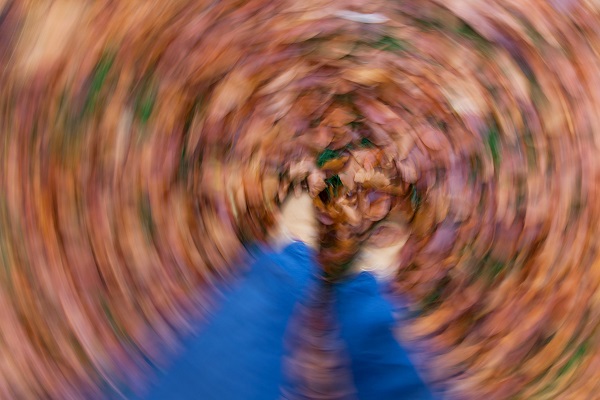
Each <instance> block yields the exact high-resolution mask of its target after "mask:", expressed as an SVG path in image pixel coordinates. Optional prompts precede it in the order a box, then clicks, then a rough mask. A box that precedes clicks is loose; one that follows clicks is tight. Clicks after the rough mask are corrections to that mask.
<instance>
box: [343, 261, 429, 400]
mask: <svg viewBox="0 0 600 400" xmlns="http://www.w3.org/2000/svg"><path fill="white" fill-rule="evenodd" d="M336 310H337V316H338V319H339V322H340V330H341V337H342V339H343V340H344V341H345V342H346V348H347V349H348V353H349V355H350V357H351V360H352V373H353V376H354V383H355V386H356V390H357V395H358V398H360V399H378V400H386V399H394V400H398V399H410V400H419V399H432V398H433V397H432V395H431V392H430V391H429V389H428V388H427V386H426V385H425V384H424V382H423V381H422V380H421V378H420V377H419V375H418V374H417V372H416V370H415V368H414V366H413V364H412V362H411V361H410V360H409V358H408V355H407V354H406V352H405V351H404V349H403V348H402V347H401V346H400V344H399V343H398V341H397V340H396V338H395V337H394V335H393V332H392V328H393V325H394V318H393V315H392V306H391V304H390V303H388V302H387V301H386V300H385V299H384V298H383V297H382V296H381V294H380V290H379V285H378V283H377V281H376V280H375V278H374V277H373V276H372V275H371V274H369V273H366V272H363V273H360V274H358V275H357V276H355V277H353V278H351V279H349V280H347V281H343V282H340V283H339V284H338V285H337V286H336Z"/></svg>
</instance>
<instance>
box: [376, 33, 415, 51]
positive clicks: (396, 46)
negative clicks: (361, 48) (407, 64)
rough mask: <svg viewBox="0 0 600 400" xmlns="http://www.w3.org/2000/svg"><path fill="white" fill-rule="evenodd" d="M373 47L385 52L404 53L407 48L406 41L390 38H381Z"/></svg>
mask: <svg viewBox="0 0 600 400" xmlns="http://www.w3.org/2000/svg"><path fill="white" fill-rule="evenodd" d="M375 47H376V48H378V49H381V50H386V51H392V52H396V51H406V50H407V49H408V47H409V44H408V42H407V41H405V40H402V39H397V38H394V37H391V36H383V37H382V38H381V39H380V40H379V41H378V42H377V43H376V44H375Z"/></svg>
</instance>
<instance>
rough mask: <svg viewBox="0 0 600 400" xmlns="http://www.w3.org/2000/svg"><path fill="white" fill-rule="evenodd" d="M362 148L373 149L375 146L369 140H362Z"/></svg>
mask: <svg viewBox="0 0 600 400" xmlns="http://www.w3.org/2000/svg"><path fill="white" fill-rule="evenodd" d="M360 147H368V148H372V147H375V145H374V144H373V142H371V141H370V140H369V139H367V138H362V140H361V141H360Z"/></svg>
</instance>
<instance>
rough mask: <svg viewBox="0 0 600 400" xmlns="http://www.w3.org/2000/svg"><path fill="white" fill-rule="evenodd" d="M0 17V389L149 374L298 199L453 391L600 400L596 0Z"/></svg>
mask: <svg viewBox="0 0 600 400" xmlns="http://www.w3.org/2000/svg"><path fill="white" fill-rule="evenodd" d="M0 8H1V11H0V65H1V67H0V82H1V83H2V85H1V86H0V90H1V94H0V110H1V111H0V112H1V113H0V266H1V267H2V268H0V310H2V311H1V315H2V324H1V325H0V353H1V354H2V357H0V397H2V398H24V399H29V398H82V397H83V396H100V394H101V393H106V392H107V390H111V388H112V390H119V388H122V387H124V386H127V385H131V384H133V383H136V382H143V381H144V378H145V377H147V374H149V372H148V371H149V370H150V366H151V365H152V364H159V365H160V364H161V362H162V354H163V351H164V349H165V348H170V347H171V346H175V344H176V343H177V339H178V335H179V334H181V333H182V332H185V331H186V330H188V329H189V327H190V326H189V321H190V318H191V316H193V315H198V314H201V313H202V311H203V310H204V309H206V308H207V307H209V306H210V298H211V296H210V295H209V293H210V289H211V288H212V287H213V285H214V283H215V282H216V281H219V280H228V279H230V278H231V277H232V276H233V275H235V274H236V272H237V271H236V265H240V263H239V261H240V260H241V259H243V258H244V256H245V253H246V251H245V246H247V245H248V244H250V243H252V242H254V241H263V240H265V239H266V238H267V237H268V235H269V232H270V229H271V228H272V227H273V224H274V222H275V220H276V218H277V216H278V213H279V211H278V210H279V205H280V204H281V203H282V202H283V201H284V200H285V198H286V197H287V196H288V195H289V194H290V193H292V192H293V191H308V192H309V193H310V195H311V196H312V198H313V199H314V205H315V207H316V210H317V214H318V218H319V221H320V234H321V237H320V239H321V240H320V246H321V252H320V257H321V258H320V259H321V262H322V264H323V266H324V269H325V271H326V273H327V277H328V279H329V280H331V281H335V279H340V277H342V276H343V275H344V273H347V271H348V268H347V265H348V263H349V261H350V260H352V259H353V257H354V256H355V255H356V253H357V252H358V251H359V249H360V246H361V244H362V243H363V242H364V241H365V240H367V239H368V238H369V236H370V235H371V234H373V233H375V234H376V235H378V236H377V239H378V240H379V241H381V242H382V243H383V242H385V243H388V244H390V243H391V244H393V243H394V241H395V240H400V238H402V240H403V241H406V243H405V244H404V245H403V246H401V248H400V250H399V252H398V254H397V257H396V258H395V267H394V272H393V275H392V276H393V281H394V288H395V290H397V291H398V293H401V294H403V295H405V296H406V297H407V298H408V299H409V301H410V306H411V309H412V311H413V318H412V319H411V320H410V321H408V322H406V323H403V324H402V326H403V329H401V330H400V332H399V335H400V336H401V337H402V338H403V339H404V340H406V341H408V342H410V343H412V342H414V344H415V345H414V348H415V349H416V350H417V351H418V352H419V353H420V356H421V357H423V358H424V359H425V360H426V362H424V363H423V367H422V368H423V371H422V372H423V374H424V376H425V377H426V379H427V381H428V382H429V383H431V384H432V385H434V386H435V387H436V388H439V389H440V390H443V391H444V393H445V395H446V396H447V397H448V398H457V399H463V398H468V399H482V398H486V399H490V400H491V399H509V398H518V399H532V398H540V399H555V398H560V399H571V398H572V399H593V398H596V397H597V396H598V395H597V393H599V392H600V388H599V387H598V386H599V385H600V376H599V374H600V372H599V371H600V368H598V365H599V363H600V351H599V350H600V347H599V346H600V344H599V340H600V339H599V338H600V336H599V335H598V327H599V326H600V259H599V258H598V254H597V249H596V248H597V243H598V240H597V237H596V236H597V235H596V231H597V227H598V226H599V222H600V214H599V213H600V202H599V201H598V190H599V189H600V182H599V179H600V177H599V175H598V171H599V169H598V168H599V166H600V164H599V162H598V157H597V154H598V146H600V136H599V134H600V132H598V126H600V124H599V118H600V56H599V52H600V36H599V35H600V32H599V31H598V26H599V23H600V5H599V4H597V3H596V2H594V1H584V0H552V1H541V0H532V1H527V2H525V1H522V2H515V1H508V0H493V1H492V0H485V1H484V0H473V1H464V0H451V1H441V0H431V1H429V0H419V1H403V2H399V1H391V0H390V1H388V0H375V1H368V2H367V1H362V2H361V1H353V0H339V1H335V2H334V1H327V0H310V1H296V0H275V1H257V0H250V1H245V2H239V1H229V0H226V1H219V2H209V1H204V0H194V1H186V0H168V1H167V0H165V1H160V2H147V1H136V0H131V1H120V2H114V1H104V0H100V1H94V2H84V1H81V2H70V1H66V0H60V1H53V2H51V1H29V0H17V1H10V0H5V1H0ZM382 221H383V222H385V221H393V222H394V223H395V224H396V226H401V227H402V232H399V231H398V229H390V228H389V227H386V225H385V224H380V223H381V222H382ZM405 234H407V235H408V238H406V237H405Z"/></svg>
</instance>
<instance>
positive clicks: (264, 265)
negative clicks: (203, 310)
mask: <svg viewBox="0 0 600 400" xmlns="http://www.w3.org/2000/svg"><path fill="white" fill-rule="evenodd" d="M314 273H315V264H314V262H313V257H312V252H311V250H310V249H309V248H307V247H306V246H305V245H304V244H302V243H293V244H292V245H290V246H288V247H287V248H286V249H284V251H283V252H282V253H279V254H276V253H275V254H273V253H263V254H262V255H261V256H260V257H259V258H258V260H257V261H256V262H255V263H254V265H253V266H252V267H251V269H250V271H249V273H248V274H247V276H245V277H244V278H243V279H242V281H241V282H240V284H239V285H238V286H237V287H236V288H234V289H233V290H232V291H231V292H230V293H228V295H227V296H226V299H225V301H224V303H223V304H222V305H221V307H220V308H218V309H217V310H216V311H215V314H214V316H213V317H212V318H211V319H209V321H208V323H207V325H205V326H204V327H203V328H202V330H201V332H200V334H199V335H198V336H197V337H196V338H194V339H193V341H191V343H189V345H188V347H187V348H186V349H185V352H184V354H183V356H182V357H181V358H180V359H178V360H176V361H175V363H174V364H173V365H172V367H171V368H170V369H169V370H168V371H167V374H166V375H165V376H164V377H162V378H161V379H160V380H159V382H158V385H157V386H156V387H155V388H154V389H153V390H152V392H151V394H150V396H149V399H203V400H212V399H214V400H223V399H245V400H246V399H247V400H254V399H256V400H267V399H276V398H278V397H279V394H280V385H281V380H282V357H283V336H284V331H285V329H286V326H287V325H288V321H289V318H290V316H291V314H292V310H293V307H294V304H295V303H296V302H297V301H298V300H299V299H300V297H301V296H302V295H303V293H304V292H305V290H306V287H307V286H308V284H309V282H310V280H311V279H312V276H314Z"/></svg>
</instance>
